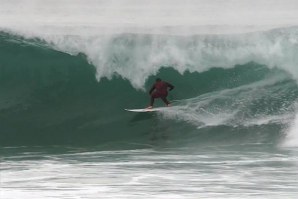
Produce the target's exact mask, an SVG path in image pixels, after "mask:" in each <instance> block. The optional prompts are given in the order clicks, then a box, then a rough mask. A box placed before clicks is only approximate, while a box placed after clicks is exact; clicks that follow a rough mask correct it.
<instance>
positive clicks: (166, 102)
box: [161, 97, 171, 106]
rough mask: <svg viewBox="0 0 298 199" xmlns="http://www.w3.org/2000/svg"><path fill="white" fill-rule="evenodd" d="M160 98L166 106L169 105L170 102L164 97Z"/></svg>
mask: <svg viewBox="0 0 298 199" xmlns="http://www.w3.org/2000/svg"><path fill="white" fill-rule="evenodd" d="M161 99H162V101H163V102H164V103H165V104H166V105H167V106H171V104H170V102H169V101H168V100H167V98H166V97H161Z"/></svg>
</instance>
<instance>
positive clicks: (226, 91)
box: [0, 27, 298, 146]
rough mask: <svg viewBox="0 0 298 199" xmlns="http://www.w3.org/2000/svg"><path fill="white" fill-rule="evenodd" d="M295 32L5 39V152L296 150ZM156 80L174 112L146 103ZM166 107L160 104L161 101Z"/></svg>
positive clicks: (1, 132)
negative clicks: (138, 146)
mask: <svg viewBox="0 0 298 199" xmlns="http://www.w3.org/2000/svg"><path fill="white" fill-rule="evenodd" d="M297 30H298V29H297V28H295V27H292V28H285V29H276V30H271V31H265V32H264V31H263V32H256V33H245V34H236V35H235V34H233V35H184V36H181V35H180V36H177V35H176V36H175V35H164V34H162V35H160V34H159V35H155V34H141V33H122V34H111V35H106V34H105V35H96V36H94V35H92V36H90V35H89V36H86V35H84V36H82V35H81V36H78V35H72V36H70V35H68V36H65V35H56V36H53V35H38V36H30V37H29V38H28V37H27V36H26V37H22V36H16V35H15V34H11V32H10V33H5V32H2V33H1V35H0V45H1V48H0V55H1V59H0V89H1V94H0V113H1V114H0V121H1V125H0V136H1V137H0V144H1V145H5V146H6V145H9V146H10V145H47V144H50V145H55V144H63V145H64V144H66V145H70V144H71V145H73V144H77V145H97V144H104V143H110V142H117V143H124V144H125V143H131V142H138V143H147V144H148V140H150V142H151V141H156V140H160V139H161V140H164V139H165V140H167V141H171V142H170V143H172V144H176V145H177V144H179V143H183V144H198V143H201V144H205V143H209V144H210V143H212V144H214V143H224V144H226V143H230V142H232V143H239V142H240V143H241V142H244V143H250V142H254V143H255V142H257V143H259V142H273V143H281V142H284V139H286V143H287V142H288V141H289V139H290V140H291V143H290V144H291V145H296V144H297V142H296V141H293V140H297V135H296V133H295V132H296V131H295V129H296V127H295V126H297V124H296V123H295V120H296V119H295V118H296V101H297V97H298V88H297V79H298V70H297V66H296V64H297V61H298V60H297V57H296V54H297V52H298V47H297V39H296V38H297V33H298V32H297ZM156 76H159V77H161V78H162V79H165V80H167V81H169V82H171V83H173V84H174V85H175V86H176V89H175V90H174V91H173V92H171V93H170V96H169V99H170V100H175V101H174V105H175V106H174V107H172V108H171V109H168V110H165V111H163V112H160V113H153V114H151V113H150V114H134V113H129V112H125V111H124V110H123V109H124V108H140V107H145V106H146V105H147V104H148V101H149V97H148V94H147V91H146V90H148V88H149V87H150V86H151V84H152V83H153V82H154V79H155V77H156ZM156 105H157V106H162V103H161V102H157V103H156Z"/></svg>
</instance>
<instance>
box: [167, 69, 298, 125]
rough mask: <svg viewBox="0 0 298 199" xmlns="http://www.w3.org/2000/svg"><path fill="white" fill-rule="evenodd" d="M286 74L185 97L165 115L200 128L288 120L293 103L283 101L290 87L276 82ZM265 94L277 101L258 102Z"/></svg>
mask: <svg viewBox="0 0 298 199" xmlns="http://www.w3.org/2000/svg"><path fill="white" fill-rule="evenodd" d="M286 78H287V76H285V75H283V74H278V75H274V76H272V77H271V78H268V79H265V80H262V81H258V82H255V83H251V84H249V85H244V86H240V87H236V88H232V89H225V90H222V91H220V92H217V91H216V92H212V93H207V94H204V95H200V96H197V97H195V98H191V99H187V100H182V101H180V102H179V103H178V105H177V106H174V107H173V108H171V109H169V110H165V111H163V112H162V113H163V116H164V117H165V118H170V119H177V120H181V121H185V122H188V123H190V124H192V125H194V126H196V127H197V128H204V127H206V126H220V125H226V126H233V127H236V126H259V125H266V124H273V123H277V124H286V123H288V121H289V120H290V119H291V117H290V116H291V114H290V112H291V106H290V105H289V106H288V107H287V108H285V106H284V105H281V104H283V103H284V102H283V101H284V98H285V97H287V95H288V91H286V92H284V91H283V90H282V87H279V86H277V85H276V84H278V82H281V81H283V80H284V79H286ZM269 96H270V97H269ZM266 98H267V99H271V100H270V103H272V104H276V105H274V107H271V106H268V107H264V106H263V107H262V106H259V105H258V103H259V102H260V101H264V100H266ZM273 99H274V100H273ZM280 102H282V103H280ZM266 103H269V102H266ZM278 104H279V105H278ZM248 107H250V108H248ZM252 109H253V110H255V111H252ZM297 122H298V120H297ZM297 128H298V127H297Z"/></svg>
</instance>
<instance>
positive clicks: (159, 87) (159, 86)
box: [147, 78, 174, 109]
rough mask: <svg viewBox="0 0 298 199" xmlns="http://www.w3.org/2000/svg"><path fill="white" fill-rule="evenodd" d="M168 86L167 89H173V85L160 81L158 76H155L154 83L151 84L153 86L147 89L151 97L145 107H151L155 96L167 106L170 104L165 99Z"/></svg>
mask: <svg viewBox="0 0 298 199" xmlns="http://www.w3.org/2000/svg"><path fill="white" fill-rule="evenodd" d="M168 88H169V91H171V90H173V89H174V86H173V85H172V84H170V83H168V82H165V81H162V80H161V79H160V78H156V81H155V83H154V84H153V86H152V87H151V89H150V91H149V95H150V96H151V99H150V105H149V106H148V107H147V108H148V109H151V108H153V104H154V100H155V99H156V98H160V99H162V101H163V102H164V103H165V104H166V105H167V106H171V103H170V102H169V101H168V100H167V96H168Z"/></svg>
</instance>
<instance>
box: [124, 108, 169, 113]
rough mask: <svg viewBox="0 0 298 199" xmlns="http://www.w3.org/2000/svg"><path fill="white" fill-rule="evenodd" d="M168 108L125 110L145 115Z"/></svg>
mask: <svg viewBox="0 0 298 199" xmlns="http://www.w3.org/2000/svg"><path fill="white" fill-rule="evenodd" d="M165 108H168V107H159V108H141V109H124V110H126V111H130V112H137V113H145V112H154V111H161V110H163V109H165Z"/></svg>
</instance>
